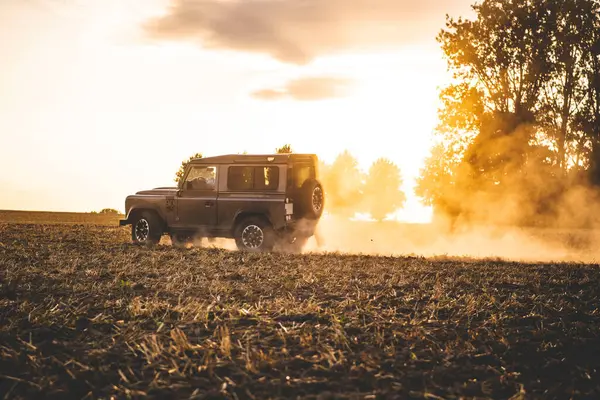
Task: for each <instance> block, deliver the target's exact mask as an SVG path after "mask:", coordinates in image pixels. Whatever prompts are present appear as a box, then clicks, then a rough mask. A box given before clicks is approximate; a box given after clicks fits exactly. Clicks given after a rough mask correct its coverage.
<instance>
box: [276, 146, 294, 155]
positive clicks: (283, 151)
mask: <svg viewBox="0 0 600 400" xmlns="http://www.w3.org/2000/svg"><path fill="white" fill-rule="evenodd" d="M275 153H277V154H289V153H293V151H292V146H291V145H290V144H284V145H283V146H281V147H279V148H277V149H275Z"/></svg>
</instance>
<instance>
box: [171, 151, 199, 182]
mask: <svg viewBox="0 0 600 400" xmlns="http://www.w3.org/2000/svg"><path fill="white" fill-rule="evenodd" d="M202 157H203V156H202V153H196V154H194V155H193V156H191V157H190V158H188V159H187V160H185V161H182V162H181V166H180V167H179V170H177V172H176V173H175V182H176V183H179V182H180V181H181V180H182V179H183V175H184V174H185V168H186V167H187V165H188V164H189V163H190V161H192V160H194V159H196V158H202Z"/></svg>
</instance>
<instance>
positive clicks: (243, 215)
mask: <svg viewBox="0 0 600 400" xmlns="http://www.w3.org/2000/svg"><path fill="white" fill-rule="evenodd" d="M250 217H257V218H262V219H264V220H265V221H267V222H268V223H269V224H270V225H271V226H273V221H271V218H270V217H269V215H267V214H265V213H261V212H257V211H245V210H240V211H238V212H237V213H236V214H235V217H234V218H233V225H232V227H231V234H232V235H234V234H235V230H236V229H237V227H238V225H239V224H240V223H241V222H242V221H243V220H244V219H246V218H250Z"/></svg>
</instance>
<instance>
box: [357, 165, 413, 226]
mask: <svg viewBox="0 0 600 400" xmlns="http://www.w3.org/2000/svg"><path fill="white" fill-rule="evenodd" d="M401 186H402V176H401V174H400V168H398V166H397V165H396V164H394V163H393V162H391V161H390V160H388V159H386V158H379V159H377V160H376V161H375V162H374V163H373V164H372V165H371V167H370V168H369V173H368V176H367V178H366V183H365V185H364V201H365V206H366V209H367V210H368V212H369V214H371V217H372V218H374V219H376V220H378V221H382V220H383V219H385V217H386V216H387V215H389V214H391V213H392V212H394V211H396V210H398V209H400V208H402V207H403V206H404V202H405V201H406V195H405V194H404V192H403V191H402V189H401Z"/></svg>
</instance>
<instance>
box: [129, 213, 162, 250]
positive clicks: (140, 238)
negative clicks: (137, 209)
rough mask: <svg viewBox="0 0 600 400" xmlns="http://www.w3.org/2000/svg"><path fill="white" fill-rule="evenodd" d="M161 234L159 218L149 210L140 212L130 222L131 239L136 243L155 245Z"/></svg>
mask: <svg viewBox="0 0 600 400" xmlns="http://www.w3.org/2000/svg"><path fill="white" fill-rule="evenodd" d="M162 234H163V230H162V224H161V221H160V218H158V217H157V216H156V215H155V214H154V213H151V212H149V211H144V212H142V213H140V214H139V215H138V216H136V217H135V219H134V220H133V223H132V224H131V240H132V241H133V243H136V244H150V245H156V244H158V243H159V242H160V238H161V236H162Z"/></svg>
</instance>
